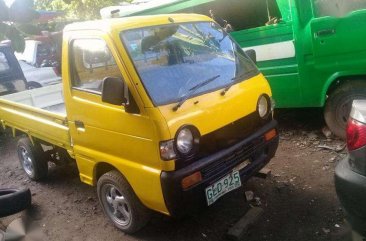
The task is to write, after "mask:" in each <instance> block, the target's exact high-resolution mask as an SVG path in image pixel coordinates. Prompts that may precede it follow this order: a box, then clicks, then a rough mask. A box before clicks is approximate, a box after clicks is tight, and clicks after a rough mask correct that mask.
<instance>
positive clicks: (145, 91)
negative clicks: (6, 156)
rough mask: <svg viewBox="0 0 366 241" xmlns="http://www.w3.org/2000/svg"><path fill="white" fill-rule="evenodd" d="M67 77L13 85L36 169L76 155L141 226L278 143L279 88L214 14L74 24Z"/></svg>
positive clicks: (244, 175)
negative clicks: (20, 88)
mask: <svg viewBox="0 0 366 241" xmlns="http://www.w3.org/2000/svg"><path fill="white" fill-rule="evenodd" d="M62 76H63V82H62V84H60V85H53V86H47V87H43V88H39V89H32V90H27V91H24V92H20V93H16V94H11V95H7V96H3V97H1V99H0V121H1V124H2V126H3V127H4V128H11V129H12V131H13V133H14V135H19V134H22V136H23V137H22V138H20V139H19V142H18V147H17V151H18V155H19V159H20V163H21V165H22V167H23V169H24V171H25V173H26V174H27V175H28V176H29V177H30V178H31V179H33V180H40V179H44V178H45V177H46V176H47V172H48V162H49V161H51V162H55V163H56V164H62V163H65V162H68V161H73V160H75V161H76V164H77V167H78V169H79V172H80V179H81V181H82V182H84V183H87V184H89V185H93V186H96V187H97V193H98V198H99V201H100V204H101V206H102V208H103V210H104V212H105V214H106V215H107V216H108V218H109V219H110V220H111V221H112V222H113V223H114V225H115V226H117V227H118V228H119V229H121V230H122V231H124V232H127V233H132V232H135V231H137V230H139V229H140V228H141V227H143V226H144V225H145V224H146V223H147V221H148V219H149V213H150V211H149V210H155V211H158V212H161V213H164V214H166V215H170V216H180V215H183V214H185V213H187V212H191V211H194V210H195V209H197V208H200V207H202V206H208V205H211V204H213V203H214V202H215V201H216V200H217V199H219V198H220V197H221V196H223V195H224V194H226V193H227V192H230V191H232V190H234V189H236V188H238V187H240V186H241V185H242V184H243V183H244V182H245V181H246V180H248V178H250V177H251V176H253V175H254V174H256V173H257V172H258V171H259V170H260V169H262V168H263V167H264V166H265V165H266V164H267V163H268V162H269V160H270V159H271V158H272V157H273V156H274V154H275V152H276V149H277V146H278V140H279V138H278V131H277V122H276V121H275V120H273V119H272V108H273V106H272V102H271V90H270V87H269V85H268V83H267V81H266V79H265V78H264V77H263V75H262V74H261V73H260V72H259V71H258V69H257V68H256V66H255V64H254V63H253V61H252V60H251V59H250V58H249V57H248V55H247V54H245V53H244V52H243V50H242V49H241V48H240V47H239V46H238V44H237V43H236V42H235V41H233V40H232V38H231V37H230V36H229V35H228V34H227V33H226V32H225V31H224V30H223V29H222V28H221V27H220V26H219V25H218V24H216V23H215V22H213V21H212V20H211V19H210V18H208V17H206V16H201V15H187V14H185V15H157V16H144V17H131V18H122V19H111V20H102V21H93V22H84V23H75V24H71V25H69V26H67V27H66V28H65V30H64V36H63V56H62Z"/></svg>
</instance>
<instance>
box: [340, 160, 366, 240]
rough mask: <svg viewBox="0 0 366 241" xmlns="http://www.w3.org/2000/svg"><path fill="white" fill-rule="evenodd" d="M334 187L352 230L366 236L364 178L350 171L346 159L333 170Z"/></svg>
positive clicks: (365, 178) (365, 180) (365, 177)
mask: <svg viewBox="0 0 366 241" xmlns="http://www.w3.org/2000/svg"><path fill="white" fill-rule="evenodd" d="M335 187H336V191H337V195H338V198H339V200H340V201H341V204H342V206H343V207H344V209H345V211H346V213H347V219H348V221H349V223H350V224H351V225H352V228H353V229H354V230H355V231H357V232H358V233H360V234H361V235H363V236H365V235H366V205H365V204H366V176H363V175H360V174H358V173H356V172H354V171H352V170H351V168H350V165H349V162H348V157H347V158H345V159H343V160H342V161H341V162H340V163H339V164H338V165H337V167H336V170H335Z"/></svg>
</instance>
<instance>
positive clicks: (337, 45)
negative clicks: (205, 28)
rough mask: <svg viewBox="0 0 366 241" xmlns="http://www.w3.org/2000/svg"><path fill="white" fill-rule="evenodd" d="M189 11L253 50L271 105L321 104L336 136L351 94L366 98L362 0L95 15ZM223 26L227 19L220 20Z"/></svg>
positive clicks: (228, 3) (180, 2)
mask: <svg viewBox="0 0 366 241" xmlns="http://www.w3.org/2000/svg"><path fill="white" fill-rule="evenodd" d="M172 12H180V13H182V12H194V13H201V14H206V15H211V16H212V17H214V19H215V20H216V21H217V22H218V23H220V24H222V25H225V26H226V27H227V29H228V30H231V29H232V31H231V32H230V34H231V35H232V36H233V37H234V39H235V40H236V41H237V42H238V43H239V44H240V46H241V47H242V48H243V49H245V50H248V49H254V50H255V52H256V57H257V61H258V62H257V64H258V67H259V68H260V70H261V71H262V72H263V73H264V75H265V76H266V77H267V79H268V81H269V83H270V85H271V88H272V92H273V97H274V99H275V101H276V107H277V108H303V107H322V108H323V109H324V118H325V121H326V123H327V125H328V127H329V128H330V129H331V131H332V132H333V133H334V134H336V135H337V136H340V137H344V136H345V131H344V130H345V127H346V124H347V119H348V115H349V111H350V108H351V104H352V101H353V99H355V98H356V97H357V98H365V97H366V68H365V66H366V55H365V52H366V45H365V44H364V43H363V41H364V39H366V28H365V27H364V26H365V24H366V1H365V0H349V1H342V0H258V1H252V0H240V1H238V0H225V1H224V0H170V1H163V2H160V3H156V1H155V2H154V1H152V2H148V3H145V4H139V5H134V6H123V7H121V8H118V7H108V8H105V9H102V10H101V15H102V17H106V18H108V17H124V16H130V15H145V14H160V13H172ZM227 24H229V25H227Z"/></svg>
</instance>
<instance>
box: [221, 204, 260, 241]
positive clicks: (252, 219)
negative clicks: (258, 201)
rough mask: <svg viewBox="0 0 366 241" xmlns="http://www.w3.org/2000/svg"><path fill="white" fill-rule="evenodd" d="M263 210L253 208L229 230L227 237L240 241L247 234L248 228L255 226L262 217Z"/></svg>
mask: <svg viewBox="0 0 366 241" xmlns="http://www.w3.org/2000/svg"><path fill="white" fill-rule="evenodd" d="M262 214H263V209H262V208H259V207H252V208H251V209H249V211H248V212H247V213H246V214H245V215H244V216H243V217H241V218H240V219H239V221H238V222H237V223H236V224H235V225H234V226H233V227H231V228H230V229H229V231H228V232H227V234H226V236H227V238H228V239H230V240H235V241H238V240H240V238H241V237H242V236H243V235H244V234H245V232H246V231H247V230H248V228H249V227H250V226H251V225H253V224H255V223H256V222H257V221H258V219H259V218H260V217H261V216H262Z"/></svg>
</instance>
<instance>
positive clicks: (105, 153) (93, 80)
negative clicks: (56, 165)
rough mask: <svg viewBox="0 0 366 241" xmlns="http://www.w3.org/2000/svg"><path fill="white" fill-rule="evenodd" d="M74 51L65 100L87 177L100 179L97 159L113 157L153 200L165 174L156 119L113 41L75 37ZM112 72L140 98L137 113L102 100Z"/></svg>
mask: <svg viewBox="0 0 366 241" xmlns="http://www.w3.org/2000/svg"><path fill="white" fill-rule="evenodd" d="M68 52H69V62H70V72H71V74H70V76H69V78H70V80H69V84H70V87H69V89H68V90H66V91H65V93H67V94H65V100H66V103H67V114H68V118H69V119H68V121H69V127H70V133H71V136H72V141H73V148H74V153H75V157H76V161H77V165H78V168H79V171H80V178H81V180H82V181H83V182H86V183H88V184H91V185H93V184H95V183H96V179H95V178H94V177H95V176H96V175H97V174H96V169H95V168H96V164H98V163H102V162H104V163H108V164H109V165H112V166H114V167H115V168H116V169H118V170H119V171H120V172H121V173H122V174H123V175H124V176H125V177H126V179H127V181H128V182H129V183H130V184H131V186H132V187H133V189H134V191H135V193H136V194H137V196H139V197H140V198H141V199H142V201H143V202H144V201H145V202H147V203H149V202H152V201H151V200H149V198H154V197H156V195H157V194H152V195H151V196H150V197H149V195H148V194H149V193H150V192H155V193H158V192H157V191H156V188H157V183H159V180H160V173H159V172H158V171H157V168H159V167H158V162H157V153H158V149H157V144H156V143H154V141H153V139H154V135H155V132H154V124H153V123H152V121H151V120H150V118H149V117H148V116H147V114H146V113H145V112H144V108H143V105H142V104H141V101H140V100H139V99H137V98H136V97H138V95H137V93H136V92H135V90H134V89H133V88H131V84H130V79H129V75H128V74H127V72H126V69H125V68H124V64H123V62H122V61H121V59H120V58H119V55H118V52H117V50H116V49H115V48H114V45H113V42H112V41H111V40H109V38H107V37H106V36H103V35H102V36H99V35H95V36H94V35H93V36H83V37H82V38H73V39H71V40H70V43H69V51H68ZM107 77H116V78H120V79H121V81H123V82H124V84H125V86H126V88H125V90H126V91H124V95H125V97H126V98H127V99H128V100H129V102H130V103H132V102H133V101H134V102H136V103H138V104H137V106H138V108H137V109H136V110H135V111H134V113H128V111H127V110H126V108H125V107H124V106H122V105H112V104H107V103H104V102H102V98H101V94H102V83H103V80H104V79H105V78H107ZM144 167H145V168H144ZM142 177H143V178H142ZM159 188H160V186H159ZM143 192H146V194H145V195H142V194H141V193H143ZM144 199H145V200H144ZM148 206H149V205H148Z"/></svg>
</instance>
